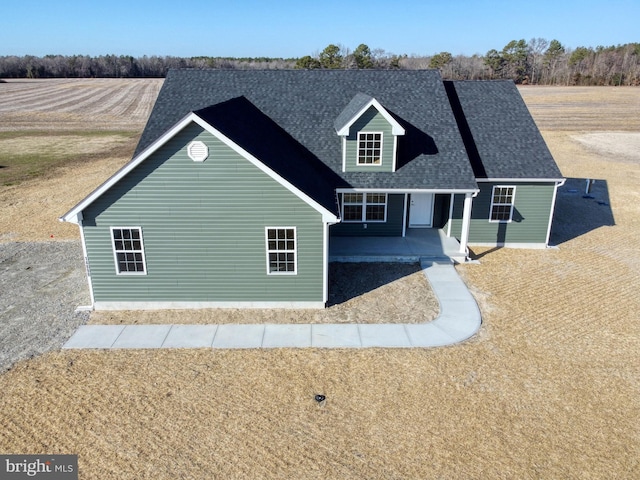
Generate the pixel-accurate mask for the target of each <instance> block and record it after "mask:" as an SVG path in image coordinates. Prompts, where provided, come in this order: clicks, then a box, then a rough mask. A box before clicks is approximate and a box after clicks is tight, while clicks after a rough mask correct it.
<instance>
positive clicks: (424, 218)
mask: <svg viewBox="0 0 640 480" xmlns="http://www.w3.org/2000/svg"><path fill="white" fill-rule="evenodd" d="M432 225H433V193H412V194H411V203H410V204H409V227H411V228H429V227H431V226H432Z"/></svg>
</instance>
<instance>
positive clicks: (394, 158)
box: [391, 135, 398, 172]
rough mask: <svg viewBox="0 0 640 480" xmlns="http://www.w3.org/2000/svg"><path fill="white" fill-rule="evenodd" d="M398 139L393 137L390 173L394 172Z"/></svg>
mask: <svg viewBox="0 0 640 480" xmlns="http://www.w3.org/2000/svg"><path fill="white" fill-rule="evenodd" d="M397 160H398V137H397V136H396V135H394V136H393V166H392V168H391V171H392V172H395V171H396V165H397V163H398V161H397Z"/></svg>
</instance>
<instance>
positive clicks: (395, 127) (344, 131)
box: [337, 98, 405, 136]
mask: <svg viewBox="0 0 640 480" xmlns="http://www.w3.org/2000/svg"><path fill="white" fill-rule="evenodd" d="M371 106H373V107H375V109H376V110H378V112H380V115H382V116H383V117H384V118H385V120H386V121H387V122H389V123H390V124H391V133H393V134H394V135H404V134H405V130H404V128H403V127H402V125H400V124H399V123H398V122H397V121H396V119H395V118H393V117H392V116H391V114H390V113H389V112H387V110H386V109H385V108H384V107H383V106H382V105H381V104H380V102H378V101H377V100H376V99H375V98H372V99H371V101H370V102H369V103H367V104H366V105H365V106H364V107H363V108H362V109H360V111H359V112H358V113H356V114H355V115H354V116H353V118H352V119H351V120H349V121H348V122H347V124H346V125H345V126H344V127H342V128H341V129H340V130H338V132H337V133H338V135H340V136H348V135H349V129H350V128H351V125H353V124H354V123H355V121H356V120H358V119H359V118H360V117H361V116H362V114H363V113H364V112H366V111H367V110H368V109H369V107H371Z"/></svg>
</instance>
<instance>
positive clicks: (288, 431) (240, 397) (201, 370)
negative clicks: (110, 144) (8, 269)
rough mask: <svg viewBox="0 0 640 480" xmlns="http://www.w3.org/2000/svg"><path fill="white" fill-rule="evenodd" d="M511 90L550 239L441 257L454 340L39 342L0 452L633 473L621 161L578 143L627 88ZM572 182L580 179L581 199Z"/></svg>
mask: <svg viewBox="0 0 640 480" xmlns="http://www.w3.org/2000/svg"><path fill="white" fill-rule="evenodd" d="M522 92H523V96H524V97H525V100H526V101H527V103H529V104H530V106H531V108H532V112H533V114H534V118H536V120H537V121H538V122H539V124H540V126H541V128H542V129H543V135H544V137H545V139H546V141H547V143H548V145H549V146H550V148H551V150H552V153H553V154H554V156H555V158H556V160H557V161H558V163H559V165H560V167H561V169H562V171H563V173H564V174H565V175H566V176H567V177H570V178H571V179H572V180H571V181H570V182H568V183H567V186H566V188H565V189H564V190H563V192H562V193H561V194H559V196H558V206H557V213H558V219H559V222H558V225H557V227H555V228H554V231H553V234H552V239H555V240H556V241H557V243H558V244H559V248H558V249H557V250H546V251H526V250H510V249H497V250H496V249H482V250H480V249H478V250H477V251H475V254H476V255H477V256H478V257H479V258H480V261H481V263H480V264H479V265H464V266H459V267H458V271H459V272H460V273H461V275H462V276H463V278H464V279H465V280H466V282H467V283H468V285H469V286H470V288H471V289H472V291H473V292H474V294H475V296H476V298H477V299H478V301H479V303H480V306H481V311H482V315H483V326H482V329H481V331H480V333H479V334H478V335H476V337H474V338H473V339H472V340H470V341H469V342H466V343H464V344H461V345H456V346H452V347H447V348H440V349H428V350H420V349H413V350H394V349H365V350H319V349H301V350H296V349H274V350H243V351H239V350H238V351H211V350H183V351H181V350H171V351H109V352H85V351H58V352H52V353H49V354H46V355H43V356H40V357H37V358H34V359H32V360H29V361H25V362H21V363H19V364H17V365H16V366H15V367H14V368H13V369H12V370H11V371H9V372H6V373H4V374H3V375H1V376H0V451H3V452H6V453H25V452H28V453H45V452H53V451H55V452H65V453H78V454H79V456H80V473H81V477H82V478H91V479H93V478H95V479H111V478H113V479H129V478H130V479H141V478H154V479H157V478H167V479H173V478H204V477H216V478H312V477H313V478H316V477H319V476H321V477H326V478H562V479H572V478H575V479H578V478H580V479H609V478H625V479H626V478H629V479H631V478H638V477H640V460H639V459H640V441H639V440H640V427H639V425H640V400H639V399H640V377H639V376H638V374H637V365H639V364H640V341H639V340H640V324H639V319H640V317H639V316H638V312H640V297H639V296H638V295H637V290H638V287H639V286H640V274H639V272H640V235H638V232H639V231H640V201H639V200H640V198H639V196H640V194H639V190H638V184H639V181H640V163H639V162H638V161H637V157H633V156H632V159H631V160H629V159H625V160H624V161H621V158H620V155H619V154H618V152H617V151H616V150H615V145H616V144H617V143H618V142H613V143H612V145H611V146H609V147H605V146H604V145H605V144H606V143H607V142H606V141H605V142H598V143H596V144H595V147H594V148H592V147H587V146H586V145H585V143H584V142H583V141H581V140H584V138H587V139H589V138H590V137H589V135H591V134H594V133H597V134H605V133H606V132H614V133H615V134H616V135H617V134H618V133H638V131H639V130H640V128H639V127H638V124H637V122H638V115H637V112H638V108H635V106H636V105H638V102H639V101H640V90H639V89H632V88H626V89H625V88H620V89H609V88H583V89H568V90H565V89H564V88H556V89H553V88H541V89H539V90H538V89H536V88H533V87H527V88H524V89H522ZM565 95H566V96H565ZM576 102H577V104H578V105H577V106H576V105H575V104H576ZM625 105H626V108H625ZM591 111H593V112H594V113H593V114H592V113H590V112H591ZM591 115H593V118H592V117H591ZM634 125H635V126H634ZM629 126H631V127H629ZM585 136H586V137H585ZM632 137H633V135H632ZM618 138H621V137H618ZM624 138H627V137H624ZM629 138H631V137H629ZM619 141H624V139H623V140H619ZM632 141H633V140H632ZM123 160H126V159H122V158H118V159H111V160H110V161H111V162H112V163H113V165H114V167H117V166H118V164H119V163H120V162H122V161H123ZM104 162H105V164H106V163H108V161H107V160H105V161H104ZM100 168H105V170H108V168H106V165H102V167H100ZM112 170H113V169H112ZM72 174H73V171H67V172H65V175H67V176H66V177H64V178H66V180H67V182H72V180H71V179H72V177H71V176H69V175H72ZM97 177H100V175H97V176H96V178H94V179H93V180H91V181H89V182H88V183H91V182H92V181H97V180H98V178H97ZM584 178H594V179H597V182H596V184H595V186H594V190H593V195H591V196H592V197H593V198H583V197H582V193H583V192H582V191H581V190H579V188H582V187H579V186H580V185H582V182H583V179H584ZM56 182H60V183H56ZM61 183H64V181H63V180H54V179H45V180H43V182H42V183H41V184H40V187H39V190H38V187H37V186H36V185H33V186H30V187H29V188H32V189H33V190H28V189H26V191H27V193H25V195H26V196H27V197H29V196H31V197H32V198H33V197H37V196H40V197H45V198H46V197H48V196H49V195H51V193H50V192H49V188H50V187H51V186H55V185H60V184H61ZM85 186H87V188H88V185H84V184H83V188H84V187H85ZM88 189H89V188H88ZM38 191H39V193H37V192H38ZM86 193H87V191H86V190H85V191H78V192H76V196H70V197H69V198H60V200H61V201H62V205H60V207H62V208H61V210H62V211H64V210H65V209H66V208H67V207H68V206H69V205H71V204H73V203H74V202H75V200H76V199H79V198H81V197H82V196H83V195H85V194H86ZM13 197H17V198H22V190H14V195H13ZM2 201H4V199H3V200H2ZM19 201H23V202H26V203H25V205H29V206H31V205H37V203H34V200H19ZM25 208H27V207H26V206H25ZM46 208H49V209H50V212H51V211H56V210H55V209H52V207H51V206H46ZM27 211H28V210H26V211H25V212H27ZM36 214H38V215H39V212H36ZM3 218H4V217H3ZM0 227H1V229H2V231H4V232H13V235H15V236H16V237H20V236H28V235H30V234H31V235H36V236H37V237H38V238H43V237H46V236H47V234H48V232H49V228H48V225H46V228H44V229H43V230H41V231H37V229H36V228H35V226H34V227H32V228H30V229H25V230H23V229H22V227H18V226H15V225H7V224H6V223H4V222H3V224H2V225H0ZM60 235H62V236H64V235H65V232H64V231H60ZM68 235H69V236H72V233H68ZM316 393H322V394H324V395H326V400H325V401H324V402H322V403H320V404H318V403H316V402H315V401H314V394H316Z"/></svg>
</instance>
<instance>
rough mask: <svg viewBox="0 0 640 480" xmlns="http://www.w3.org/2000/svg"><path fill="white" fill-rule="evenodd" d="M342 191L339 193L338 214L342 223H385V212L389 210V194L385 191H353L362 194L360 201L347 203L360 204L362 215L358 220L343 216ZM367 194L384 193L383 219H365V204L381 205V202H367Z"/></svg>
mask: <svg viewBox="0 0 640 480" xmlns="http://www.w3.org/2000/svg"><path fill="white" fill-rule="evenodd" d="M344 193H354V192H344ZM344 193H342V194H341V198H340V200H341V201H340V216H341V219H342V223H386V222H387V212H388V211H389V195H388V194H387V193H386V192H355V193H357V194H359V195H362V202H359V203H356V202H349V203H348V205H361V206H362V216H361V217H360V220H347V219H345V218H344V205H345V202H344ZM367 195H384V220H367V205H382V203H377V202H374V203H371V204H369V203H367Z"/></svg>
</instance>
